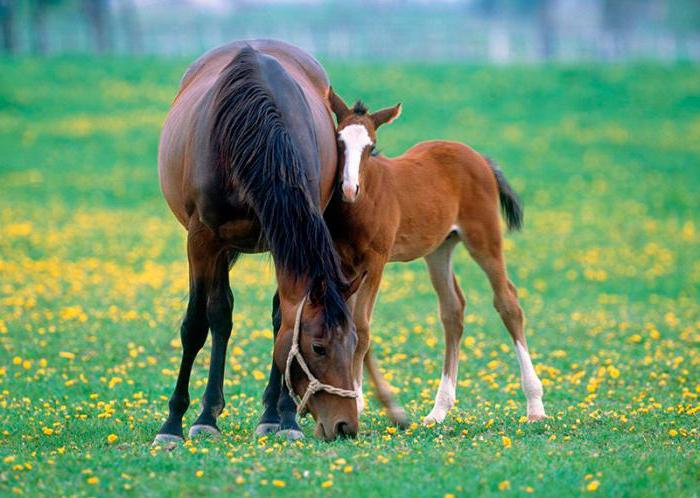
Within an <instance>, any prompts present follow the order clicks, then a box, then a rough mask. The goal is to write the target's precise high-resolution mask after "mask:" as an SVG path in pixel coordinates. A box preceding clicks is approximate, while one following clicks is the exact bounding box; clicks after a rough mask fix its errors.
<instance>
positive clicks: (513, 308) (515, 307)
mask: <svg viewBox="0 0 700 498" xmlns="http://www.w3.org/2000/svg"><path fill="white" fill-rule="evenodd" d="M493 307H494V308H496V311H498V314H499V315H501V316H502V317H503V318H504V319H506V318H507V319H511V320H516V321H520V322H521V321H522V320H523V309H522V308H521V307H520V303H518V293H517V290H516V289H515V286H514V285H513V284H511V283H510V282H508V291H507V292H505V293H502V294H500V293H499V294H496V295H495V296H494V298H493Z"/></svg>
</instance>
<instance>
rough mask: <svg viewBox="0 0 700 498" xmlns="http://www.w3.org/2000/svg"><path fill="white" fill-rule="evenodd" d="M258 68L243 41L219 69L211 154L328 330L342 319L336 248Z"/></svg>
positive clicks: (344, 308) (277, 261)
mask: <svg viewBox="0 0 700 498" xmlns="http://www.w3.org/2000/svg"><path fill="white" fill-rule="evenodd" d="M260 70H261V69H260V63H259V60H258V56H257V53H256V51H255V50H254V49H253V48H251V47H246V48H244V49H242V50H241V51H240V52H239V53H238V55H236V57H235V58H234V59H233V60H232V61H231V62H230V63H229V64H228V66H226V67H225V68H224V69H223V71H222V72H221V74H220V76H219V78H218V81H217V83H216V85H215V87H214V90H213V91H214V100H213V102H212V108H211V109H212V115H211V116H212V119H211V133H210V137H211V152H212V157H213V158H214V161H216V163H217V164H218V167H219V168H220V171H221V172H222V174H223V176H224V178H225V181H226V185H227V186H230V185H232V183H235V184H236V185H237V186H238V187H239V188H242V191H243V195H244V196H245V198H246V199H247V200H248V202H250V204H251V205H252V207H253V210H254V211H255V213H256V215H257V216H258V218H259V219H260V223H261V226H262V231H263V235H264V237H265V239H266V240H267V242H268V247H269V248H270V252H271V253H272V256H273V258H274V261H275V264H276V265H277V266H279V267H281V268H282V269H284V270H285V271H287V272H289V273H290V274H292V275H294V276H295V277H299V278H303V277H308V278H309V281H310V288H309V292H310V293H311V295H312V297H316V298H317V299H318V300H319V304H321V305H322V306H323V308H324V313H325V322H326V326H327V327H328V329H329V330H333V329H334V328H335V327H336V326H339V325H343V324H345V323H346V322H347V320H348V311H347V306H346V304H345V300H344V299H343V295H342V291H343V290H344V288H345V286H346V284H345V280H344V278H343V275H342V272H341V270H340V263H339V259H338V255H337V253H336V252H335V249H334V247H333V242H332V239H331V236H330V233H329V232H328V228H327V227H326V224H325V222H324V220H323V215H322V213H321V210H320V208H319V206H317V205H316V203H315V202H314V201H313V196H312V189H311V186H310V185H309V180H308V177H307V174H306V172H305V169H304V168H305V166H306V162H305V161H302V160H301V159H300V153H299V150H298V146H297V144H296V143H295V141H294V139H293V137H292V136H290V134H289V132H288V130H287V128H286V125H285V123H284V120H283V117H282V115H281V113H280V110H279V108H278V106H277V105H276V104H275V100H274V97H273V95H272V93H271V90H270V89H269V88H268V87H267V85H266V84H265V83H264V82H263V78H262V77H261V74H260ZM309 126H311V122H309ZM311 176H314V175H311Z"/></svg>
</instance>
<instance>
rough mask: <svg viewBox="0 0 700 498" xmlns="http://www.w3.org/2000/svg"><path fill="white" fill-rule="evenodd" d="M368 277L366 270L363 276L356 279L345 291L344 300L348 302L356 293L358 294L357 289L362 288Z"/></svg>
mask: <svg viewBox="0 0 700 498" xmlns="http://www.w3.org/2000/svg"><path fill="white" fill-rule="evenodd" d="M366 277H367V271H366V270H365V271H364V272H362V274H361V275H358V276H357V277H355V278H354V279H353V280H352V282H350V283H349V284H348V286H347V287H346V288H345V290H344V291H343V298H344V299H345V300H346V301H347V300H348V299H350V298H351V297H352V295H353V294H355V292H357V289H359V288H360V286H361V285H362V284H363V283H364V281H365V278H366Z"/></svg>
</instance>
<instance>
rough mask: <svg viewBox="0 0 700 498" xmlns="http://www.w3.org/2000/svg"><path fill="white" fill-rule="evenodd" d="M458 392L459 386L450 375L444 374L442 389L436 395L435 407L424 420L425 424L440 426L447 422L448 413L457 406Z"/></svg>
mask: <svg viewBox="0 0 700 498" xmlns="http://www.w3.org/2000/svg"><path fill="white" fill-rule="evenodd" d="M456 391H457V386H456V384H455V381H454V380H453V379H451V378H450V377H449V375H445V374H442V379H440V387H439V388H438V392H437V394H436V395H435V405H434V406H433V409H432V410H431V411H430V413H429V414H428V416H427V417H425V418H424V419H423V423H424V424H426V425H430V424H439V423H440V422H442V421H443V420H445V417H446V416H447V412H449V411H450V409H451V408H452V406H453V405H454V404H455V399H456V394H457V392H456Z"/></svg>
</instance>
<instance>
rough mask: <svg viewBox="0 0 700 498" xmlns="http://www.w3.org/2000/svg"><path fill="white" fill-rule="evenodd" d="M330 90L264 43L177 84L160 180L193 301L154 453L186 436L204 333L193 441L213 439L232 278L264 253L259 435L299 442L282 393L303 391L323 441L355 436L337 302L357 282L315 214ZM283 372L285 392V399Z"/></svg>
mask: <svg viewBox="0 0 700 498" xmlns="http://www.w3.org/2000/svg"><path fill="white" fill-rule="evenodd" d="M328 91H329V83H328V78H327V76H326V73H325V72H324V70H323V68H322V67H321V66H320V65H319V63H318V62H317V61H316V60H315V59H314V58H313V57H311V56H310V55H309V54H307V53H305V52H304V51H302V50H301V49H299V48H297V47H294V46H292V45H289V44H286V43H283V42H279V41H273V40H251V41H237V42H232V43H230V44H227V45H224V46H221V47H219V48H216V49H214V50H212V51H210V52H208V53H206V54H204V55H203V56H201V57H200V58H199V59H198V60H196V61H195V62H194V63H193V64H192V65H191V66H190V67H189V69H188V70H187V71H186V73H185V75H184V76H183V78H182V81H181V84H180V89H179V92H178V94H177V96H176V98H175V100H174V102H173V104H172V106H171V108H170V110H169V113H168V116H167V118H166V121H165V124H164V126H163V130H162V134H161V138H160V145H159V152H158V172H159V177H160V184H161V188H162V191H163V195H164V197H165V199H166V201H167V204H168V206H169V207H170V209H171V211H172V212H173V214H174V215H175V217H176V218H177V220H178V221H179V222H180V223H181V224H182V226H183V227H184V228H185V229H186V230H187V258H188V263H189V302H188V305H187V311H186V313H185V317H184V319H183V321H182V326H181V329H180V337H181V341H182V359H181V363H180V368H179V373H178V376H177V381H176V385H175V389H174V391H173V394H172V396H171V398H170V400H169V403H168V407H169V414H168V417H167V419H166V420H165V422H164V423H163V425H162V427H161V428H160V430H159V431H158V434H157V436H156V438H155V441H154V443H163V442H166V443H168V442H173V441H182V440H183V439H184V437H183V431H182V418H183V415H184V413H185V411H186V410H187V408H188V407H189V404H190V397H189V380H190V373H191V371H192V365H193V362H194V360H195V358H196V356H197V354H198V352H199V351H200V350H201V348H202V347H203V346H204V343H205V341H206V339H207V335H208V330H211V336H212V349H211V363H210V367H209V377H208V381H207V385H206V388H205V391H204V395H203V397H202V410H201V413H200V414H199V416H198V418H197V419H196V421H195V422H194V425H192V427H191V428H190V431H189V435H190V437H193V436H195V435H197V434H212V435H219V434H220V431H219V428H218V426H217V424H216V419H217V417H218V416H219V415H220V414H221V411H222V410H223V408H224V404H225V400H224V393H223V379H224V366H225V357H226V348H227V344H228V340H229V337H230V335H231V329H232V326H233V323H232V312H233V304H234V301H233V293H232V291H231V287H230V284H229V271H230V268H231V267H232V266H233V265H234V264H235V262H236V260H237V258H238V257H239V255H240V254H242V253H260V252H265V251H269V252H270V253H271V255H272V259H273V261H274V264H275V275H276V279H277V286H278V288H277V292H276V293H275V295H274V297H273V312H272V322H273V331H274V333H275V343H274V351H273V361H272V365H271V367H270V382H269V386H268V388H267V390H266V391H265V394H264V411H263V414H262V416H261V419H260V423H259V424H258V426H257V429H256V432H257V433H270V432H280V433H281V434H284V435H286V436H287V437H290V438H292V439H294V438H298V437H302V436H303V433H302V432H301V430H300V428H299V426H298V425H297V422H296V409H297V407H296V406H295V402H294V399H292V395H295V394H296V395H299V394H307V396H306V398H307V399H306V402H305V405H306V406H305V407H303V408H305V409H307V410H308V411H309V412H311V414H312V416H313V417H314V418H315V420H316V422H317V427H316V432H317V434H318V435H319V436H320V437H322V438H324V439H329V440H330V439H334V438H336V437H337V436H341V435H344V436H355V435H356V434H357V427H358V422H357V408H356V403H355V400H354V399H353V398H354V390H353V380H352V376H351V366H352V361H353V357H354V351H355V347H356V343H357V334H356V331H355V329H354V325H353V323H352V320H350V316H349V310H348V308H347V305H346V300H347V299H349V297H350V295H351V294H352V292H354V291H355V290H356V289H357V287H358V285H359V282H355V283H353V282H350V283H348V281H347V280H346V279H345V278H344V277H343V274H342V272H341V268H340V264H339V260H338V255H337V253H336V251H335V249H334V247H333V242H332V239H331V236H330V233H329V231H328V229H327V227H326V224H325V222H324V219H323V213H322V210H323V209H324V208H325V206H326V205H327V204H328V201H329V198H330V196H331V193H332V191H333V189H334V184H335V181H336V172H337V148H336V143H335V134H334V123H333V117H332V115H331V112H330V108H329V104H328ZM295 332H297V334H296V336H295ZM293 339H294V340H293ZM292 351H294V352H295V354H290V353H291V352H292ZM290 357H291V358H292V360H296V361H291V362H287V359H288V358H290ZM302 363H303V364H304V365H303V368H302ZM283 371H286V374H287V378H286V379H285V381H286V383H287V385H288V386H290V387H291V388H292V392H291V393H290V392H288V391H287V389H282V379H283V374H282V372H283ZM300 408H302V407H300Z"/></svg>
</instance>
